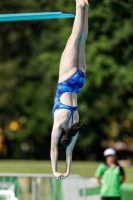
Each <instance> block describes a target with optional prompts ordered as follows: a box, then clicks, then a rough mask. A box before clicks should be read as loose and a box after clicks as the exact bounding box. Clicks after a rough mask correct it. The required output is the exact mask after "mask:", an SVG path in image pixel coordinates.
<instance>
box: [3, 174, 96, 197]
mask: <svg viewBox="0 0 133 200" xmlns="http://www.w3.org/2000/svg"><path fill="white" fill-rule="evenodd" d="M97 186H98V184H97V182H96V180H94V178H89V177H88V178H87V177H82V176H79V175H70V176H69V177H68V178H66V179H63V180H61V181H60V180H56V179H55V177H53V175H52V174H22V173H17V174H16V173H0V191H3V192H6V191H7V193H8V194H9V193H10V194H12V196H11V195H8V197H9V196H11V197H10V198H8V199H10V200H99V195H94V194H93V195H92V196H91V195H89V196H87V194H86V188H95V187H97ZM81 191H82V195H81V194H80V192H81ZM1 196H2V192H1V194H0V200H1ZM3 196H4V195H3ZM5 197H6V195H5ZM13 198H14V199H13ZM15 198H16V199H15ZM5 199H6V198H5ZM5 199H4V200H5ZM2 200H3V199H2Z"/></svg>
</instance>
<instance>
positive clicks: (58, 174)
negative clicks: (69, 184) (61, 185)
mask: <svg viewBox="0 0 133 200" xmlns="http://www.w3.org/2000/svg"><path fill="white" fill-rule="evenodd" d="M54 176H55V177H56V179H58V180H62V179H63V174H61V173H60V172H54Z"/></svg>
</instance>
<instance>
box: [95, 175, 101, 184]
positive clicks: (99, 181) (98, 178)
mask: <svg viewBox="0 0 133 200" xmlns="http://www.w3.org/2000/svg"><path fill="white" fill-rule="evenodd" d="M95 178H96V179H97V181H98V183H99V184H100V185H101V177H98V176H95Z"/></svg>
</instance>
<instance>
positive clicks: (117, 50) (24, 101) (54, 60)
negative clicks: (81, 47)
mask: <svg viewBox="0 0 133 200" xmlns="http://www.w3.org/2000/svg"><path fill="white" fill-rule="evenodd" d="M0 7H1V13H22V12H42V11H45V12H47V11H60V10H61V11H68V12H74V10H75V2H74V1H61V0H58V1H56V2H48V1H46V0H43V1H42V0H40V1H36V0H29V1H26V0H24V1H22V2H19V3H18V2H17V1H16V0H13V1H12V2H10V1H8V0H5V1H3V2H2V1H1V2H0ZM66 7H67V9H66ZM132 8H133V4H132V0H127V1H125V0H122V1H120V2H118V1H116V0H102V1H100V2H98V1H96V0H93V1H92V0H90V10H89V24H90V28H89V29H90V30H89V36H88V39H87V43H86V62H87V74H86V82H85V85H84V87H83V89H82V91H81V92H80V94H79V97H78V102H79V113H80V120H88V121H90V127H89V129H88V130H85V131H84V132H83V133H82V134H80V137H79V140H78V142H77V145H76V147H75V154H74V157H75V159H85V158H90V157H91V158H94V159H99V158H100V155H101V151H102V148H105V147H106V146H108V145H109V146H110V145H112V144H114V142H118V141H121V142H124V143H125V142H126V143H127V144H129V143H131V145H133V140H132V138H133V125H132V124H133V123H132V122H133V67H132V63H133V57H132V55H133V47H132V43H133V27H132V24H133V12H132ZM72 24H73V19H59V20H47V21H29V22H14V23H12V22H10V23H1V28H0V127H1V129H0V130H1V131H0V133H1V134H4V135H5V137H6V140H5V142H6V143H7V146H8V148H7V149H8V150H7V152H8V153H7V155H6V156H9V157H11V158H15V157H16V158H20V157H21V151H24V152H26V154H28V155H29V156H31V157H32V158H34V157H35V158H38V159H42V158H47V159H48V158H49V148H50V147H49V146H50V132H51V128H52V115H51V109H52V106H53V101H54V95H55V91H56V84H57V81H58V66H59V61H60V56H61V53H62V51H63V48H64V46H65V43H66V41H67V39H68V37H69V35H70V33H71V27H72ZM15 124H16V125H15ZM17 124H18V125H17ZM7 141H9V142H7ZM10 141H12V142H11V143H10ZM25 142H26V144H27V146H26V145H25ZM16 148H17V149H19V150H18V151H16ZM43 152H45V153H43ZM91 155H92V156H91ZM93 155H94V156H93Z"/></svg>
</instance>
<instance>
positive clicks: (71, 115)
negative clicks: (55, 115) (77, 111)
mask: <svg viewBox="0 0 133 200" xmlns="http://www.w3.org/2000/svg"><path fill="white" fill-rule="evenodd" d="M73 113H74V111H72V110H71V114H70V116H69V119H68V121H67V123H66V126H65V128H66V127H67V125H68V123H69V120H70V118H71V117H72V123H71V126H72V125H73Z"/></svg>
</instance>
